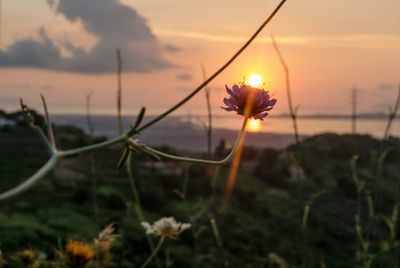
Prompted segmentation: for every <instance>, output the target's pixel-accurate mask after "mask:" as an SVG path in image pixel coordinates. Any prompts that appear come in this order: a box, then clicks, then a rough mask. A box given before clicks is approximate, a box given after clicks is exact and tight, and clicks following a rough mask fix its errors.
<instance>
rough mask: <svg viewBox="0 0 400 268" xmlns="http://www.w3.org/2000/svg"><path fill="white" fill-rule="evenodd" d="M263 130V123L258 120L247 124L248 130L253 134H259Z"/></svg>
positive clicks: (251, 120) (252, 120)
mask: <svg viewBox="0 0 400 268" xmlns="http://www.w3.org/2000/svg"><path fill="white" fill-rule="evenodd" d="M260 129H261V122H260V120H257V119H250V120H249V122H248V123H247V130H248V131H251V132H258V131H260Z"/></svg>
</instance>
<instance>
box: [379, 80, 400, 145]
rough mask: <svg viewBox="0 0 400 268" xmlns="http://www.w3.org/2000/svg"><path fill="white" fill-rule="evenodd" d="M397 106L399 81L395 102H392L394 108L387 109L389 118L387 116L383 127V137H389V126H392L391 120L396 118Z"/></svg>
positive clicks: (399, 100) (398, 103)
mask: <svg viewBox="0 0 400 268" xmlns="http://www.w3.org/2000/svg"><path fill="white" fill-rule="evenodd" d="M399 106H400V83H399V89H398V92H397V98H396V102H395V104H394V108H393V110H392V109H390V110H389V118H388V122H387V125H386V128H385V132H384V134H383V139H384V140H387V139H388V138H389V132H390V128H391V126H392V123H393V120H394V119H395V118H396V116H397V112H398V110H399Z"/></svg>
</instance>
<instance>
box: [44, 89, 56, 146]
mask: <svg viewBox="0 0 400 268" xmlns="http://www.w3.org/2000/svg"><path fill="white" fill-rule="evenodd" d="M40 98H41V99H42V103H43V108H44V114H45V120H46V128H47V134H48V136H49V139H50V143H51V145H52V146H53V148H54V149H55V150H57V145H56V139H55V138H54V131H53V126H52V124H51V121H50V116H49V111H48V110H47V104H46V99H45V98H44V96H43V95H42V94H40Z"/></svg>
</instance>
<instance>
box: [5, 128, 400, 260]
mask: <svg viewBox="0 0 400 268" xmlns="http://www.w3.org/2000/svg"><path fill="white" fill-rule="evenodd" d="M56 133H57V139H58V144H59V145H60V147H61V148H63V149H67V148H74V147H77V146H82V145H85V144H89V143H91V142H93V139H92V138H90V137H88V136H87V135H86V134H84V133H83V132H82V131H81V130H79V129H76V128H74V127H57V128H56ZM0 136H1V139H0V142H1V148H2V150H1V151H0V159H1V161H0V170H1V175H0V176H1V185H0V187H1V190H2V191H4V190H6V189H9V188H10V187H12V186H15V185H17V184H18V183H19V182H22V181H23V179H24V178H26V177H28V176H29V175H31V174H32V173H33V172H34V171H35V170H36V169H37V168H39V167H40V166H41V165H42V164H43V163H44V162H45V161H46V159H47V158H48V155H47V153H46V149H45V147H44V146H43V145H42V144H41V141H40V139H39V138H38V137H37V136H36V134H35V133H34V132H33V131H32V130H31V129H30V128H29V127H27V126H24V125H20V126H16V127H3V128H1V130H0ZM97 140H100V139H97ZM122 149H123V148H122V147H121V146H112V147H109V148H106V149H101V150H98V151H95V152H94V153H88V154H84V155H82V156H78V157H71V158H66V159H64V160H63V161H62V162H61V163H60V164H58V165H57V167H56V169H55V170H54V171H52V172H51V173H50V174H48V175H47V176H46V177H45V178H43V179H42V180H41V181H40V182H39V183H38V184H36V185H35V186H34V187H33V188H31V189H30V190H28V191H27V192H25V193H23V194H21V195H19V196H17V197H14V198H12V199H10V200H7V201H3V202H2V203H1V204H0V207H1V210H0V241H1V249H2V252H3V255H4V258H5V260H6V264H5V267H17V266H16V265H17V263H18V262H17V261H16V259H18V256H19V255H18V252H21V251H22V250H26V249H31V250H34V251H38V252H42V254H41V255H40V256H41V258H43V259H47V260H53V259H55V258H57V252H59V251H63V250H64V247H65V244H66V243H67V241H68V240H70V239H76V240H79V241H86V242H90V241H93V239H94V238H95V237H96V236H97V234H98V233H99V232H100V231H101V230H102V229H103V227H104V226H105V225H107V224H109V223H111V222H114V223H115V224H116V229H117V233H118V234H120V235H121V236H120V237H119V238H118V239H117V240H116V241H115V242H114V243H113V245H112V247H111V252H112V261H110V262H109V263H108V264H107V266H106V267H139V265H140V264H141V263H143V262H144V260H145V259H146V258H147V256H149V254H150V252H151V249H150V247H149V244H148V241H147V237H146V235H145V232H144V230H143V228H142V227H141V226H140V220H139V219H138V217H137V213H136V212H135V208H136V206H135V202H134V199H133V197H132V191H131V185H130V183H129V181H128V179H127V175H126V173H125V171H124V170H118V169H117V168H116V166H117V162H118V159H119V157H120V155H121V152H122ZM163 149H164V150H170V151H173V150H172V149H171V148H163ZM356 155H357V156H358V158H357V161H355V160H354V159H355V158H354V156H356ZM352 159H353V165H352ZM154 161H155V160H153V159H150V158H146V157H145V156H143V155H138V156H137V157H134V159H133V176H134V179H135V182H136V184H137V188H138V192H139V195H140V201H141V205H142V208H143V211H144V215H143V216H144V217H145V219H146V220H147V221H149V222H152V221H154V220H157V219H159V218H160V217H164V216H173V217H175V218H176V219H177V220H179V221H182V222H189V223H191V224H192V227H191V228H190V229H189V230H188V231H185V232H183V233H182V234H181V236H180V238H179V240H176V241H174V240H168V241H166V243H165V244H164V245H163V247H162V248H161V250H160V252H159V254H158V260H159V263H161V264H162V267H165V266H169V267H368V265H370V267H397V266H396V265H398V262H397V261H398V246H399V241H398V231H397V230H398V225H399V223H398V220H397V219H398V213H397V210H398V202H399V178H400V169H399V163H400V140H399V139H395V138H391V139H389V140H388V141H385V142H382V141H379V140H376V139H374V138H371V137H370V136H360V135H336V134H323V135H318V136H314V137H311V138H308V139H306V140H304V141H302V142H301V143H300V144H299V145H298V146H292V147H289V148H287V149H285V150H275V149H270V148H265V149H255V148H246V149H245V150H244V154H243V156H242V161H241V168H240V169H239V173H238V175H237V182H236V185H235V189H234V193H233V196H232V200H230V202H229V204H228V206H227V207H226V206H224V203H225V202H224V199H223V192H224V188H225V184H226V177H227V173H228V172H229V166H225V167H223V168H221V170H220V172H219V175H218V176H214V177H213V176H211V175H212V174H213V170H210V168H209V167H207V166H204V165H194V164H192V165H180V164H177V170H181V171H182V174H179V175H177V174H167V173H166V172H165V171H163V170H160V169H157V168H155V167H154V166H153V167H152V166H151V165H149V163H154ZM90 167H92V168H90ZM214 182H215V183H214ZM360 185H363V186H362V189H360V187H359V186H360ZM371 202H372V203H371ZM357 219H359V220H357ZM154 243H156V240H154ZM16 256H17V257H16ZM38 256H39V255H38ZM44 263H45V261H43V264H42V265H43V267H48V266H45V264H44ZM156 264H157V261H154V262H152V263H151V264H150V265H149V267H153V266H154V267H156ZM24 265H27V264H23V266H21V267H28V266H29V265H28V266H24ZM46 265H50V264H46ZM152 265H153V266H152ZM29 267H30V266H29ZM31 267H36V266H31ZM38 267H39V266H38ZM50 267H52V266H50ZM87 267H92V266H90V263H89V264H88V265H87ZM94 267H95V266H94ZM99 267H100V266H99Z"/></svg>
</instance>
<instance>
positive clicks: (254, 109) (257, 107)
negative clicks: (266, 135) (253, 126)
mask: <svg viewBox="0 0 400 268" xmlns="http://www.w3.org/2000/svg"><path fill="white" fill-rule="evenodd" d="M225 88H226V92H228V94H229V95H230V96H229V98H224V103H225V105H226V106H227V107H221V108H222V109H224V110H226V111H228V112H231V111H235V112H237V114H240V115H245V113H247V115H248V116H249V117H250V118H252V117H254V118H255V119H260V120H264V118H265V117H266V116H267V115H268V111H270V110H271V109H272V108H273V107H274V105H275V103H276V99H271V97H270V95H269V94H268V91H265V90H263V89H261V88H254V87H252V86H249V85H245V84H239V85H237V84H234V85H233V86H232V89H230V88H228V86H226V85H225ZM246 105H248V108H247V109H248V110H246Z"/></svg>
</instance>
